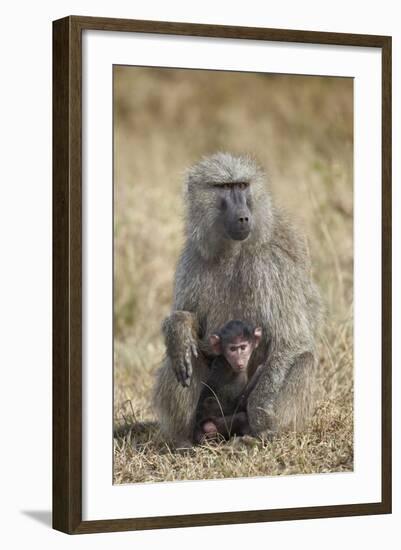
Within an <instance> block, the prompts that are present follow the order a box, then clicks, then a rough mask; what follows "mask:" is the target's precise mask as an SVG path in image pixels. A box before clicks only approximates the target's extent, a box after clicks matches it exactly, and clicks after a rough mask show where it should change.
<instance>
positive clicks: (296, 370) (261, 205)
mask: <svg viewBox="0 0 401 550" xmlns="http://www.w3.org/2000/svg"><path fill="white" fill-rule="evenodd" d="M186 205H187V219H186V242H185V245H184V248H183V251H182V253H181V257H180V260H179V262H178V265H177V270H176V276H175V289H174V303H173V308H172V312H171V314H170V315H169V316H168V317H167V318H166V319H165V321H164V323H163V332H164V336H165V342H166V348H167V355H166V359H165V361H164V362H163V365H162V367H161V369H160V370H159V372H158V376H157V380H156V384H155V389H154V404H155V408H156V411H157V414H158V418H159V421H160V426H161V429H162V431H163V432H164V434H165V435H166V437H167V438H169V439H170V440H171V441H172V442H174V443H175V444H178V445H182V444H186V443H188V442H189V441H190V440H191V439H192V435H193V431H194V426H195V411H196V406H197V403H198V400H199V396H200V393H201V390H202V387H203V383H204V382H205V381H206V379H207V377H208V372H209V371H208V366H207V365H208V361H207V358H206V357H205V355H204V353H202V351H201V349H200V347H199V344H200V341H201V340H202V339H207V338H208V336H210V334H212V333H213V330H214V329H215V327H221V326H223V325H224V324H225V323H227V322H228V321H229V320H230V319H244V320H246V321H247V322H249V323H250V324H251V325H252V326H257V327H261V328H262V333H263V336H262V338H261V342H260V345H259V347H258V348H257V350H255V353H254V354H253V355H252V357H251V361H250V368H251V372H253V371H254V370H255V367H256V366H257V365H260V364H261V365H262V368H261V370H262V372H261V374H260V376H259V378H258V381H257V383H256V386H255V388H254V390H253V391H252V393H251V394H250V395H249V398H248V405H247V412H248V419H249V425H250V428H251V432H252V434H254V435H256V434H258V435H261V436H263V435H264V434H270V433H272V432H273V433H276V432H279V431H281V430H284V429H288V428H290V429H300V428H301V427H302V426H303V424H304V422H305V421H306V420H307V418H308V415H309V413H310V411H311V408H312V406H313V394H314V392H313V385H314V381H315V365H316V352H315V341H316V335H317V331H318V329H319V326H320V324H321V305H320V298H319V293H318V291H317V289H316V287H315V285H314V284H313V282H312V279H311V273H310V262H309V256H308V251H307V246H306V243H305V241H304V238H303V236H302V234H301V233H300V232H299V231H298V230H297V229H295V227H294V226H293V224H292V222H291V220H290V219H289V218H288V217H286V216H285V215H284V214H283V213H282V212H281V211H280V210H278V209H277V208H276V207H274V206H273V203H272V199H271V196H270V193H269V192H268V190H267V189H266V182H265V176H264V174H263V173H262V171H261V170H260V169H259V168H258V166H257V165H256V164H255V162H254V161H253V160H251V159H250V158H248V157H241V156H240V157H236V156H233V155H230V154H226V153H219V154H216V155H213V156H211V157H207V158H204V159H203V160H202V161H201V162H199V164H196V165H195V166H193V167H192V168H191V169H190V170H189V171H188V174H187V178H186Z"/></svg>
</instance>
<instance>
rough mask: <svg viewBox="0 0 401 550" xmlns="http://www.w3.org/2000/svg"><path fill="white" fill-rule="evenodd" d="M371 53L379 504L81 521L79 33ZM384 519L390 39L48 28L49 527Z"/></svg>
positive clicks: (106, 25) (158, 25)
mask: <svg viewBox="0 0 401 550" xmlns="http://www.w3.org/2000/svg"><path fill="white" fill-rule="evenodd" d="M84 30H103V31H124V32H130V33H156V34H165V35H181V36H199V37H219V38H236V39H241V40H266V41H280V42H295V43H309V44H326V45H327V44H330V45H347V46H357V47H368V48H379V49H380V50H381V56H382V182H381V185H382V365H381V367H382V448H381V454H382V495H381V500H380V501H379V502H371V503H363V504H362V503H361V504H343V505H333V506H314V507H304V508H286V509H275V510H252V511H240V512H222V513H206V514H195V515H193V514H192V515H181V516H163V517H147V518H129V519H104V520H99V521H98V520H96V521H83V520H82V298H83V296H82V223H83V222H82V158H81V149H82V138H81V128H82V88H81V76H82V74H81V73H82V42H81V38H82V31H84ZM390 512H391V37H389V36H374V35H358V34H339V33H331V32H312V31H304V30H284V29H267V28H250V27H232V26H221V25H200V24H188V23H174V22H161V21H139V20H124V19H108V18H97V17H79V16H70V17H65V18H63V19H59V20H57V21H54V22H53V527H54V528H55V529H57V530H60V531H63V532H65V533H69V534H78V533H95V532H109V531H127V530H138V529H159V528H172V527H187V526H201V525H221V524H235V523H253V522H255V523H256V522H266V521H283V520H293V519H312V518H327V517H338V516H358V515H368V514H385V513H390Z"/></svg>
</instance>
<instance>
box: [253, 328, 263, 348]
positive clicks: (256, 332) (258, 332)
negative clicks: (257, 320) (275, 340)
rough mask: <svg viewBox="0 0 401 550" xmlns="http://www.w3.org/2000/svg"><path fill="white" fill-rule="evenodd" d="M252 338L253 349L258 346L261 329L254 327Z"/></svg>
mask: <svg viewBox="0 0 401 550" xmlns="http://www.w3.org/2000/svg"><path fill="white" fill-rule="evenodd" d="M253 337H254V339H255V348H257V347H258V345H259V344H260V340H261V338H262V328H261V327H256V328H255V330H254V331H253Z"/></svg>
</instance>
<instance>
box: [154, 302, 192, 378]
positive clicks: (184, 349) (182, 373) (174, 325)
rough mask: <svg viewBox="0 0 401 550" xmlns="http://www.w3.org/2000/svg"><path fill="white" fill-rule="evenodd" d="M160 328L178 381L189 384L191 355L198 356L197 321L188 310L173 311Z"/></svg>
mask: <svg viewBox="0 0 401 550" xmlns="http://www.w3.org/2000/svg"><path fill="white" fill-rule="evenodd" d="M162 330H163V334H164V338H165V342H166V348H167V355H168V356H169V357H170V360H171V365H172V367H173V370H174V372H175V375H176V377H177V380H178V382H180V383H181V384H182V385H183V386H189V384H190V381H191V376H192V357H193V356H194V357H198V346H197V338H198V330H199V327H198V321H197V319H196V317H195V315H194V314H193V313H191V312H189V311H173V312H172V313H171V314H170V315H169V316H168V317H166V319H165V320H164V321H163V325H162Z"/></svg>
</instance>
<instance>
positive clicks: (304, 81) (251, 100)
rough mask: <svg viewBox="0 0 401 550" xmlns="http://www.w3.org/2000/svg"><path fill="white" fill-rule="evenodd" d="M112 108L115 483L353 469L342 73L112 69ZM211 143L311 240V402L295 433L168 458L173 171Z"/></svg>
mask: <svg viewBox="0 0 401 550" xmlns="http://www.w3.org/2000/svg"><path fill="white" fill-rule="evenodd" d="M113 107H114V283H115V284H114V331H115V332H114V415H115V427H116V430H117V431H118V432H119V435H118V436H116V437H115V440H114V443H115V445H114V482H115V483H129V482H143V481H162V480H170V481H171V480H177V479H208V478H220V477H238V476H256V475H272V474H291V473H292V474H294V473H311V472H333V471H347V470H352V467H353V409H352V405H353V350H352V338H353V334H352V332H353V331H352V312H353V301H352V300H353V291H352V284H353V194H352V185H353V81H352V79H346V78H332V77H312V76H291V75H265V74H253V73H229V72H216V71H200V70H185V69H155V68H140V67H123V66H121V67H114V106H113ZM217 151H229V152H233V153H251V154H252V155H253V156H255V157H256V159H257V160H258V161H259V163H260V164H261V165H262V166H263V167H264V168H265V170H266V172H267V175H268V179H269V187H270V189H271V190H272V192H273V195H274V197H275V199H276V202H277V203H278V204H279V205H280V206H283V207H284V208H286V209H287V210H288V211H290V212H291V213H292V215H293V216H294V219H295V220H296V222H297V223H298V225H299V226H300V228H301V229H302V230H303V231H305V233H306V235H307V237H308V241H309V245H310V250H311V256H312V264H313V272H314V278H315V280H316V282H317V283H318V285H319V287H320V289H321V292H322V296H323V299H324V301H325V305H326V309H327V321H326V324H325V327H324V335H323V339H322V342H321V346H320V351H321V353H320V373H319V376H320V380H319V386H320V388H321V390H322V391H321V399H320V401H319V406H318V409H317V411H316V414H315V416H314V418H313V419H312V422H311V425H310V426H309V428H308V429H307V430H306V431H305V432H304V433H302V434H285V435H283V436H280V437H279V438H277V439H276V440H275V441H274V442H273V443H271V444H269V445H266V446H263V445H261V444H260V443H259V442H257V441H256V440H254V441H241V439H234V440H231V441H230V442H229V443H225V444H221V445H218V446H217V447H216V446H211V445H206V446H203V447H198V448H196V449H193V450H191V451H188V452H174V451H173V450H172V449H170V448H169V446H168V445H167V444H166V443H165V442H164V441H163V438H162V437H161V435H160V434H159V432H158V429H157V425H156V423H155V422H154V420H155V419H154V415H153V412H152V410H151V406H150V395H151V388H152V385H153V379H154V373H155V371H156V369H157V368H158V367H159V365H160V362H161V359H162V357H163V353H164V345H163V340H162V336H161V332H160V324H161V321H162V319H163V318H164V317H165V316H166V315H167V314H168V312H169V311H170V308H171V301H172V283H173V276H174V270H175V265H176V261H177V258H178V254H179V252H180V249H181V246H182V244H183V202H182V181H183V173H184V171H185V169H186V168H187V167H188V166H189V165H191V164H192V163H194V162H196V161H197V160H199V158H200V157H202V156H203V155H207V154H211V153H215V152H217Z"/></svg>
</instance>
